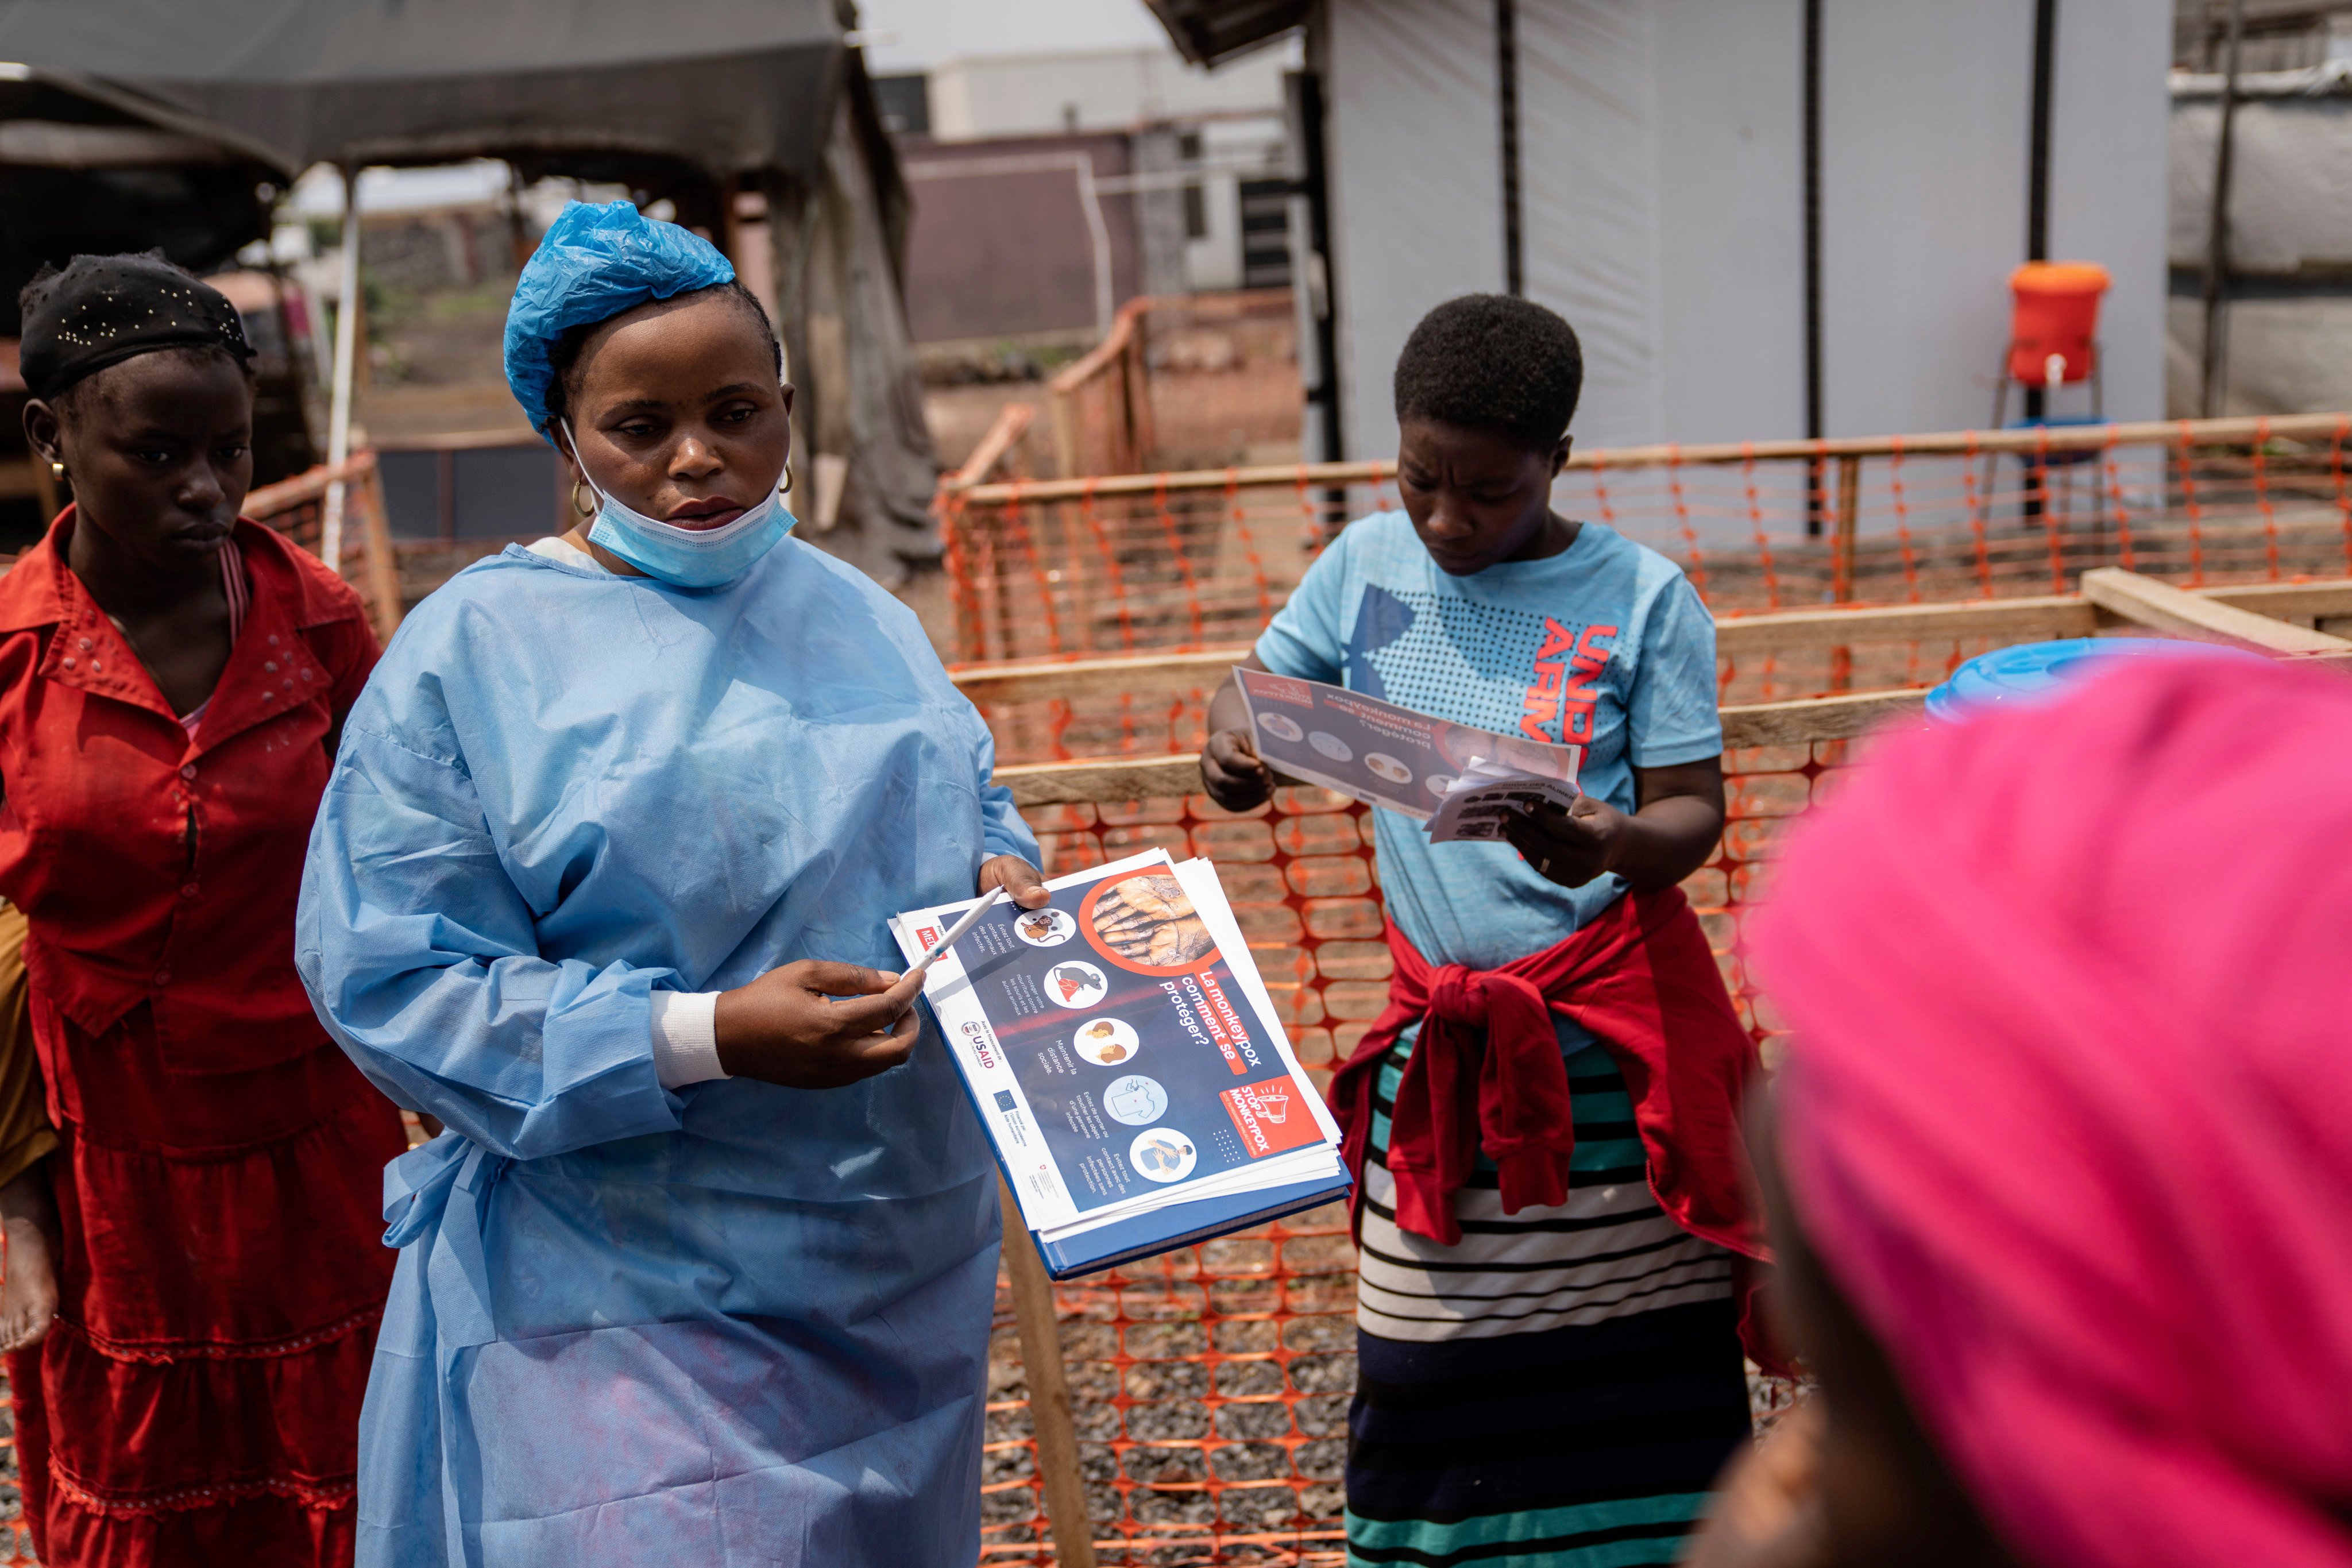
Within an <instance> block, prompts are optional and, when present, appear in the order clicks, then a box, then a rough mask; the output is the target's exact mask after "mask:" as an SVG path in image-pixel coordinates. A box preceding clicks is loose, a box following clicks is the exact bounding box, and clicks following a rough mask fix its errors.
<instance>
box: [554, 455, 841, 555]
mask: <svg viewBox="0 0 2352 1568" xmlns="http://www.w3.org/2000/svg"><path fill="white" fill-rule="evenodd" d="M563 433H564V434H565V435H566V436H572V425H571V422H570V421H568V420H567V421H565V422H564V426H563ZM579 450H580V441H579V437H576V436H574V437H572V451H573V452H574V453H577V452H578V451H579ZM580 474H581V477H582V478H583V479H587V480H588V488H589V489H591V490H593V491H594V492H595V495H596V500H597V502H598V505H597V508H596V523H595V526H594V527H593V528H591V529H590V530H589V531H588V538H589V540H590V541H591V542H593V543H597V544H601V545H603V546H604V548H605V549H607V550H609V551H611V552H613V553H614V554H615V555H617V556H619V557H620V558H621V559H622V560H624V561H625V562H627V563H629V564H630V565H632V566H634V567H635V568H636V569H637V570H638V571H640V572H642V573H644V574H646V576H648V577H657V578H659V579H660V580H661V581H663V582H665V583H668V584H673V585H675V586H677V587H680V588H716V587H719V585H720V584H726V583H731V582H733V581H734V580H735V579H736V578H738V577H740V576H741V575H742V574H744V573H746V572H748V571H750V570H751V565H752V563H754V562H756V561H758V560H759V559H760V557H761V556H762V555H765V554H766V553H767V552H769V551H771V550H772V549H774V548H775V547H776V541H778V540H780V539H782V538H783V536H784V535H785V534H787V533H790V532H791V531H793V529H794V528H795V527H797V526H799V521H798V520H797V519H796V518H794V517H793V514H792V513H791V512H789V511H786V510H784V501H783V492H782V490H770V491H769V492H768V493H767V495H766V496H765V497H764V498H762V499H761V501H760V502H759V504H758V505H756V506H754V507H752V508H751V510H748V511H746V512H744V513H743V515H742V516H740V517H739V518H736V519H734V520H732V521H728V522H723V523H720V524H719V526H718V527H717V528H699V529H697V528H679V527H678V526H677V525H676V524H675V523H667V522H658V521H655V520H654V519H652V518H650V517H647V516H646V514H645V513H643V512H641V511H636V510H632V509H631V508H629V507H626V506H624V505H623V504H622V503H621V502H620V501H619V500H617V499H615V498H614V497H613V496H610V495H607V494H605V493H604V487H603V486H602V485H600V484H598V483H597V482H596V481H595V479H593V477H591V476H590V475H589V473H588V468H587V465H586V464H584V463H583V464H582V465H581V466H580Z"/></svg>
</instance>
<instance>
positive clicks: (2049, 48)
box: [2025, 0, 2058, 516]
mask: <svg viewBox="0 0 2352 1568" xmlns="http://www.w3.org/2000/svg"><path fill="white" fill-rule="evenodd" d="M2057 55H2058V0H2037V3H2036V4H2035V5H2034V8H2033V121H2032V132H2031V134H2030V136H2029V139H2028V140H2029V144H2028V147H2027V151H2026V169H2025V259H2026V260H2028V261H2047V260H2049V259H2050V100H2051V90H2052V86H2053V80H2054V79H2055V77H2056V75H2057ZM2044 402H2045V398H2044V395H2043V392H2042V387H2040V386H2039V385H2034V386H2029V387H2027V388H2026V389H2025V416H2026V418H2028V419H2039V418H2041V417H2042V416H2044V415H2045V414H2047V413H2048V412H2049V410H2048V409H2047V408H2046V407H2045V406H2044ZM2037 505H2038V500H2037V502H2036V503H2033V504H2029V506H2028V508H2027V512H2028V515H2029V516H2031V515H2038V512H2037V510H2036V507H2037Z"/></svg>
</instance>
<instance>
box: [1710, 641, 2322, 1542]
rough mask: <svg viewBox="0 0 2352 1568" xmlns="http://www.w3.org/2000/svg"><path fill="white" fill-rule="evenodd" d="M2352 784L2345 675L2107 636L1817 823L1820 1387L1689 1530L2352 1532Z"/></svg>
mask: <svg viewBox="0 0 2352 1568" xmlns="http://www.w3.org/2000/svg"><path fill="white" fill-rule="evenodd" d="M2347 776H2352V683H2348V682H2347V681H2346V680H2345V679H2344V678H2343V677H2341V676H2339V675H2336V674H2333V673H2328V672H2322V671H2315V670H2296V669H2289V668H2277V667H2272V668H2263V667H2262V666H2260V665H2256V664H2253V663H2252V661H2244V662H2241V661H2238V660H2220V659H2203V658H2194V659H2192V658H2180V659H2166V660H2160V661H2156V660H2150V661H2141V660H2117V661H2116V663H2115V664H2114V665H2113V666H2111V667H2108V668H2103V669H2098V670H2096V671H2095V673H2093V674H2092V675H2090V676H2088V677H2087V678H2085V679H2084V681H2083V683H2082V684H2081V686H2080V687H2079V688H2078V689H2075V690H2074V691H2073V692H2071V693H2069V694H2067V695H2065V696H2063V698H2061V699H2060V700H2056V701H2053V702H2051V703H2049V704H2048V705H2047V706H2042V707H2034V708H2028V709H2024V710H1996V711H1994V712H1991V713H1990V714H1986V715H1984V716H1981V717H1971V718H1969V719H1968V720H1967V721H1964V722H1962V723H1959V724H1956V725H1954V726H1951V727H1949V728H1939V729H1937V730H1935V731H1927V732H1919V733H1911V734H1903V735H1896V736H1892V737H1888V738H1886V739H1885V740H1883V741H1881V742H1879V746H1878V750H1877V751H1876V752H1875V753H1874V755H1873V756H1872V757H1871V758H1870V759H1869V760H1868V761H1867V762H1865V763H1864V764H1862V765H1861V766H1860V767H1859V768H1858V769H1857V771H1856V773H1855V774H1854V776H1853V779H1852V780H1851V782H1850V783H1849V784H1847V786H1846V787H1845V789H1844V790H1843V792H1842V794H1841V795H1839V797H1838V798H1837V800H1836V802H1835V803H1834V804H1833V805H1829V806H1827V807H1825V808H1824V809H1822V811H1821V812H1820V813H1819V814H1818V816H1816V817H1814V818H1813V819H1812V820H1811V821H1809V822H1806V823H1804V824H1801V825H1800V826H1798V827H1797V828H1796V829H1795V831H1794V833H1793V834H1792V836H1791V838H1790V843H1789V846H1788V847H1787V850H1786V853H1785V857H1784V859H1783V861H1782V864H1781V866H1780V871H1779V874H1778V877H1777V879H1776V881H1775V886H1774V891H1773V896H1772V899H1771V901H1770V902H1769V904H1768V905H1767V906H1766V907H1765V909H1764V910H1763V912H1762V914H1761V915H1760V916H1759V920H1758V921H1757V926H1756V933H1755V942H1756V956H1757V961H1758V963H1759V966H1760V971H1761V973H1762V976H1763V979H1764V983H1765V984H1766V985H1767V986H1768V987H1769V990H1770V993H1771V994H1772V996H1773V997H1774V999H1775V1000H1776V1001H1777V1002H1778V1003H1779V1004H1780V1006H1781V1007H1782V1009H1783V1010H1784V1011H1785V1012H1786V1014H1787V1016H1788V1017H1789V1020H1790V1024H1791V1026H1793V1027H1794V1029H1795V1031H1796V1034H1795V1038H1794V1042H1793V1046H1792V1049H1791V1051H1790V1062H1789V1066H1788V1067H1787V1068H1786V1069H1785V1070H1784V1071H1783V1072H1782V1074H1781V1075H1780V1079H1779V1081H1778V1082H1777V1083H1776V1084H1775V1086H1774V1092H1773V1094H1772V1097H1771V1108H1770V1120H1771V1123H1772V1134H1771V1139H1770V1142H1771V1143H1772V1144H1773V1145H1774V1150H1775V1153H1774V1155H1773V1156H1772V1157H1770V1158H1768V1162H1767V1164H1768V1168H1769V1169H1770V1170H1772V1171H1773V1172H1774V1175H1773V1178H1772V1179H1771V1180H1770V1182H1769V1187H1770V1189H1771V1198H1772V1230H1773V1235H1774V1237H1775V1238H1776V1239H1777V1240H1778V1241H1779V1242H1780V1244H1781V1247H1782V1257H1783V1258H1784V1260H1785V1263H1786V1269H1785V1277H1786V1279H1787V1282H1788V1287H1789V1289H1788V1293H1787V1299H1786V1302H1785V1306H1786V1309H1787V1316H1788V1320H1789V1325H1790V1333H1791V1335H1792V1337H1793V1339H1794V1341H1795V1342H1796V1344H1797V1346H1798V1348H1799V1349H1800V1350H1801V1352H1803V1354H1804V1357H1805V1359H1806V1361H1807V1362H1808V1363H1811V1366H1812V1367H1813V1368H1814V1369H1815V1370H1816V1371H1817V1372H1818V1373H1819V1375H1820V1380H1821V1389H1820V1393H1819V1395H1818V1396H1817V1397H1816V1398H1815V1399H1814V1400H1813V1401H1812V1402H1811V1404H1809V1405H1802V1406H1800V1407H1799V1409H1798V1410H1797V1411H1796V1412H1795V1413H1793V1414H1792V1415H1789V1416H1787V1417H1784V1419H1783V1429H1782V1430H1780V1431H1778V1432H1776V1433H1775V1434H1774V1435H1773V1436H1770V1437H1769V1438H1768V1439H1767V1440H1766V1441H1765V1443H1764V1444H1763V1445H1762V1447H1760V1449H1759V1451H1758V1453H1757V1454H1756V1455H1755V1456H1754V1457H1753V1458H1751V1459H1749V1460H1748V1462H1746V1463H1745V1464H1744V1465H1743V1466H1742V1467H1741V1468H1738V1470H1736V1471H1735V1472H1734V1474H1733V1476H1732V1478H1731V1479H1730V1480H1729V1481H1728V1482H1727V1494H1726V1497H1725V1500H1724V1502H1723V1504H1722V1505H1721V1507H1720V1509H1719V1510H1718V1512H1717V1517H1716V1519H1715V1520H1714V1521H1712V1523H1711V1524H1710V1526H1709V1529H1708V1531H1707V1533H1706V1536H1705V1537H1704V1538H1703V1539H1702V1541H1701V1542H1700V1543H1699V1545H1698V1548H1697V1550H1696V1554H1695V1555H1694V1557H1693V1558H1692V1562H1693V1563H1695V1564H1698V1565H1700V1568H1861V1565H1864V1564H1881V1563H1885V1564H1896V1563H1900V1564H1905V1565H1906V1568H1908V1565H1917V1568H1994V1565H2009V1564H2026V1565H2031V1568H2211V1565H2212V1564H2215V1563H2246V1564H2255V1563H2259V1564H2261V1565H2262V1568H2345V1565H2347V1564H2352V1419H2347V1413H2352V1312H2347V1310H2346V1305H2345V1304H2346V1302H2347V1300H2352V1248H2347V1247H2346V1245H2345V1237H2346V1236H2347V1234H2352V1057H2347V1053H2346V1050H2345V1021H2346V1020H2347V1018H2352V963H2347V962H2346V959H2345V940H2346V933H2347V931H2352V868H2347V860H2346V857H2345V852H2344V847H2345V846H2346V844H2347V843H2352V795H2347V792H2346V790H2345V788H2344V781H2345V779H2346V778H2347ZM2216 820H2227V821H2234V822H2242V823H2248V824H2255V825H2259V826H2255V827H2253V828H2252V830H2250V831H2248V832H2245V833H2242V834H2239V835H2237V836H2236V837H2234V839H2233V841H2232V844H2231V850H2230V852H2229V853H2228V854H2226V855H2220V856H2210V857H2200V858H2199V859H2198V861H2197V864H2196V868H2195V873H2194V876H2193V879H2188V880H2184V879H2183V876H2182V872H2183V868H2184V862H2183V860H2182V857H2181V842H2182V831H2183V826H2184V825H2185V824H2193V823H2199V822H2211V821H2216Z"/></svg>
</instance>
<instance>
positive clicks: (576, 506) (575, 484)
mask: <svg viewBox="0 0 2352 1568" xmlns="http://www.w3.org/2000/svg"><path fill="white" fill-rule="evenodd" d="M582 488H583V481H581V480H579V479H574V480H572V510H573V511H575V512H578V513H579V514H580V515H581V516H582V517H592V516H593V515H595V511H596V508H595V505H594V503H593V502H591V501H584V500H581V499H580V491H581V489H582Z"/></svg>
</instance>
